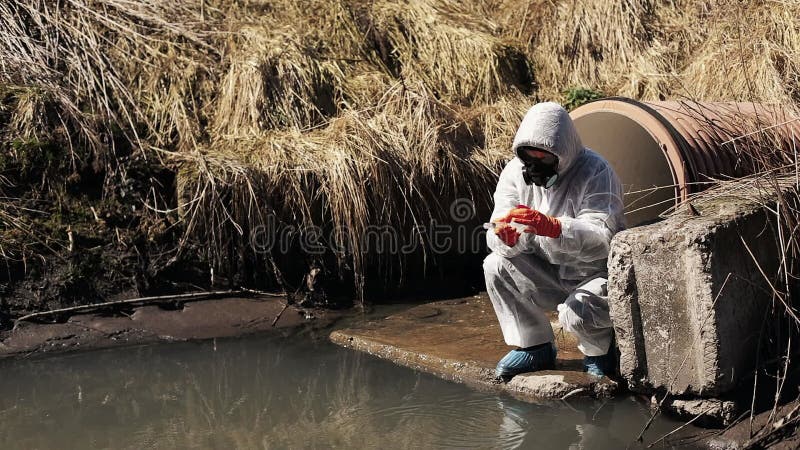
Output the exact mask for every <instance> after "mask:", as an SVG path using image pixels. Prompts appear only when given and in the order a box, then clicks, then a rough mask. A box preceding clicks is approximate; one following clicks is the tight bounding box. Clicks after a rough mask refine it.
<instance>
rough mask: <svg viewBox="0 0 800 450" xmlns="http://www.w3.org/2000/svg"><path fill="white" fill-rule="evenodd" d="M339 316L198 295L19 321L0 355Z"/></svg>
mask: <svg viewBox="0 0 800 450" xmlns="http://www.w3.org/2000/svg"><path fill="white" fill-rule="evenodd" d="M284 308H285V309H284ZM341 316H342V313H341V312H337V311H331V310H322V309H303V308H298V307H295V306H293V305H289V306H288V307H287V306H286V300H285V299H284V298H276V297H269V298H241V297H232V298H223V299H214V300H199V301H193V302H188V303H184V304H182V305H181V306H179V307H176V308H167V307H165V306H163V305H162V306H158V305H148V306H138V307H134V308H132V309H131V310H129V311H126V312H120V311H117V312H115V313H108V312H99V313H90V314H78V315H74V316H71V317H69V318H68V319H67V320H66V321H64V322H60V323H48V324H44V323H27V322H21V323H20V324H19V326H18V327H17V328H16V329H14V330H6V331H3V332H0V358H2V357H11V356H25V355H32V354H41V353H56V352H68V351H80V350H88V349H99V348H108V347H117V346H125V345H137V344H151V343H158V342H175V341H188V340H199V339H212V338H222V337H235V336H244V335H249V334H263V333H283V334H289V333H294V332H304V331H307V332H313V331H315V330H322V329H325V328H327V327H330V326H331V325H332V324H333V323H334V322H335V321H336V320H337V319H338V318H339V317H341ZM276 319H277V320H276ZM273 323H274V325H273Z"/></svg>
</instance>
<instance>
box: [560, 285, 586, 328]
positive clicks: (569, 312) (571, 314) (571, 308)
mask: <svg viewBox="0 0 800 450" xmlns="http://www.w3.org/2000/svg"><path fill="white" fill-rule="evenodd" d="M584 306H585V305H584V304H583V302H581V301H580V300H579V299H578V298H576V296H575V293H574V292H573V293H572V294H570V296H569V297H567V299H566V300H565V301H564V303H563V304H561V305H558V321H559V322H560V323H561V325H562V326H563V327H564V328H566V329H567V330H568V331H573V330H580V329H582V328H583V321H584Z"/></svg>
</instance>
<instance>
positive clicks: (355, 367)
mask: <svg viewBox="0 0 800 450" xmlns="http://www.w3.org/2000/svg"><path fill="white" fill-rule="evenodd" d="M0 376H1V377H2V383H0V448H2V449H5V450H10V449H32V448H60V449H61V448H76V449H88V448H130V449H143V448H225V449H227V448H330V447H338V448H439V447H442V448H444V447H446V448H547V449H551V448H552V449H557V448H586V449H620V448H626V447H628V446H631V447H632V448H635V447H636V445H633V444H634V440H635V437H636V436H637V435H638V433H639V431H640V430H641V429H642V426H643V425H644V423H645V422H646V421H647V419H648V418H649V415H650V413H649V411H648V409H647V408H646V407H645V406H643V405H641V404H639V403H638V402H636V401H634V400H633V399H631V398H624V399H619V400H613V401H606V402H602V401H591V400H569V403H566V402H555V403H553V404H548V405H546V406H544V405H532V404H527V403H524V402H520V401H517V400H514V399H512V398H510V397H507V396H504V395H497V394H489V393H481V392H476V391H474V390H472V389H470V388H467V387H465V386H462V385H459V384H456V383H450V382H447V381H443V380H440V379H438V378H436V377H433V376H431V375H428V374H424V373H419V372H416V371H413V370H410V369H406V368H402V367H397V366H395V365H393V364H391V363H388V362H385V361H382V360H378V359H376V358H373V357H371V356H368V355H364V354H360V353H358V352H354V351H350V350H345V349H341V348H338V347H336V346H334V345H332V344H329V343H327V342H325V341H324V340H316V341H315V340H312V339H309V338H303V337H290V338H280V337H269V338H266V337H250V338H241V339H226V340H216V341H204V342H191V343H177V344H170V345H157V346H147V347H130V348H123V349H113V350H103V351H94V352H88V353H80V354H72V355H62V356H52V357H46V358H37V359H17V360H13V361H12V360H8V361H3V362H2V363H0ZM678 425H679V424H678V423H677V422H672V421H670V420H668V419H665V418H659V419H657V420H656V422H655V423H654V425H653V426H652V427H651V430H650V431H649V432H648V434H647V436H648V439H649V440H650V441H651V442H652V440H654V439H657V438H658V437H660V436H661V435H663V434H664V433H667V432H669V431H670V430H672V429H673V428H675V427H677V426H678ZM662 446H663V443H660V444H658V446H657V448H661V447H662ZM681 448H687V447H686V444H685V443H684V444H683V445H682V446H681Z"/></svg>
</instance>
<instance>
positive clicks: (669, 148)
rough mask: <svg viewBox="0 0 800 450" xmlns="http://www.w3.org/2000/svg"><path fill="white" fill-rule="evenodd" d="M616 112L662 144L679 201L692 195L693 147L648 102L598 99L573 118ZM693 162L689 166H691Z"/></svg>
mask: <svg viewBox="0 0 800 450" xmlns="http://www.w3.org/2000/svg"><path fill="white" fill-rule="evenodd" d="M598 112H605V113H614V114H620V115H622V116H625V117H627V118H629V119H631V120H633V121H634V122H636V123H637V124H638V125H639V126H641V127H642V128H643V129H644V130H645V131H646V132H647V133H648V134H650V137H651V138H653V140H654V141H655V142H656V143H657V144H658V146H659V148H660V149H661V151H662V153H663V155H664V157H665V158H666V160H667V163H668V165H669V168H670V171H671V175H672V181H673V186H674V191H675V199H676V204H677V203H679V202H681V201H684V200H686V199H687V198H688V195H689V192H688V190H689V187H690V186H691V183H692V181H693V180H694V176H693V174H694V173H696V171H697V168H696V167H693V166H694V164H692V162H693V161H694V160H693V158H691V157H689V155H691V152H692V150H691V147H690V145H689V143H688V142H687V141H686V139H685V138H684V137H683V135H682V134H681V133H680V132H679V131H678V130H677V129H676V128H675V126H674V125H673V124H672V123H671V122H670V121H669V120H668V119H667V118H665V117H664V116H663V115H661V114H660V113H659V112H658V111H657V110H656V109H654V108H652V107H651V106H649V105H648V104H645V103H642V102H639V101H636V100H633V99H630V98H626V97H608V98H604V99H601V100H595V101H592V102H590V103H587V104H585V105H582V106H580V107H579V108H576V109H575V110H573V111H572V112H571V113H570V116H571V117H572V119H573V120H578V119H580V118H582V117H584V116H587V115H590V114H594V113H598ZM687 162H689V167H687Z"/></svg>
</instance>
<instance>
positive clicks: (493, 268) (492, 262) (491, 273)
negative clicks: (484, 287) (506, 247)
mask: <svg viewBox="0 0 800 450" xmlns="http://www.w3.org/2000/svg"><path fill="white" fill-rule="evenodd" d="M505 259H506V258H505V257H504V256H500V255H498V254H497V253H489V255H488V256H487V257H486V258H484V260H483V276H484V277H486V279H487V280H490V279H493V278H495V277H497V276H499V275H500V273H502V272H503V270H505V264H506V261H505Z"/></svg>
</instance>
